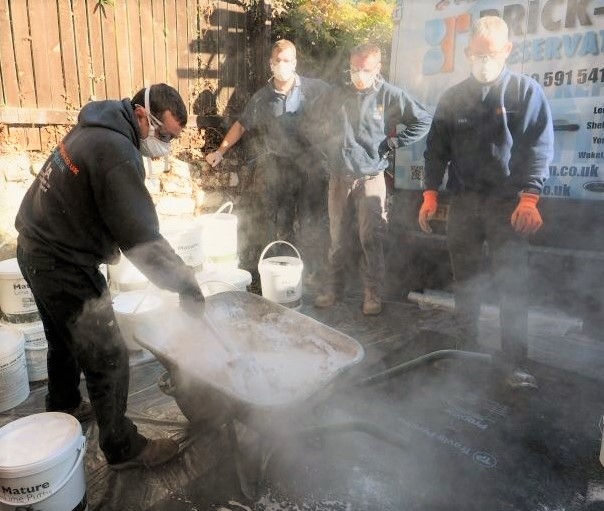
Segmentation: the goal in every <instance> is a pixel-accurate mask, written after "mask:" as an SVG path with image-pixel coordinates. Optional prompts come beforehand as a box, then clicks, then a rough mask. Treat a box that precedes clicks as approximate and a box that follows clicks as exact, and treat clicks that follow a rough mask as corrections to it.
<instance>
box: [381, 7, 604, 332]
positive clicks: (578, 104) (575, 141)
mask: <svg viewBox="0 0 604 511" xmlns="http://www.w3.org/2000/svg"><path fill="white" fill-rule="evenodd" d="M485 15H498V16H501V17H502V18H504V19H505V20H506V22H507V23H508V26H509V27H510V39H511V40H512V42H513V44H514V48H513V50H512V53H511V55H510V57H509V59H508V66H509V67H510V68H511V69H512V70H514V71H517V72H521V73H524V74H527V75H529V76H531V77H533V78H534V79H535V80H537V81H538V82H539V83H540V84H541V86H542V87H543V90H544V91H545V94H546V97H547V98H548V100H549V102H550V106H551V110H552V113H553V117H554V129H555V137H556V140H555V155H554V159H553V162H552V164H551V166H550V178H549V179H548V180H547V182H546V184H545V187H544V189H543V197H542V199H541V201H540V203H539V209H540V211H541V213H542V216H543V220H544V227H543V229H542V230H541V231H540V232H539V233H537V235H535V236H534V237H533V238H532V240H531V244H532V249H531V267H532V269H533V272H532V278H534V279H535V282H537V283H538V284H539V285H538V286H536V287H535V290H536V294H537V290H539V293H540V296H536V297H535V299H536V300H541V301H548V302H555V303H556V305H561V306H564V307H566V308H567V309H568V312H569V313H571V314H578V315H579V316H581V317H583V318H584V324H585V326H586V327H587V328H588V329H589V330H593V329H596V330H597V331H601V330H602V329H601V328H598V326H597V323H601V322H602V319H603V318H604V310H603V309H604V286H603V285H602V282H604V221H603V220H604V0H398V3H397V7H396V10H395V32H394V37H393V41H392V54H391V60H390V76H389V80H390V81H391V82H392V83H394V84H396V85H398V86H400V87H402V88H404V89H406V90H407V91H408V92H410V93H411V95H412V96H414V97H415V98H417V99H418V100H419V101H420V102H422V103H423V104H424V105H426V106H427V107H428V109H429V110H431V111H434V109H435V107H436V104H437V103H438V100H439V98H440V96H441V94H442V93H443V92H444V91H445V90H446V89H447V88H448V87H450V86H452V85H454V84H456V83H458V82H460V81H462V80H464V79H465V78H466V77H467V76H468V74H469V72H470V67H469V63H468V61H467V59H466V57H465V55H464V49H465V47H466V46H467V44H468V40H469V33H470V28H471V25H472V23H473V22H474V21H475V20H476V19H477V18H479V17H481V16H485ZM424 149H425V139H424V140H423V141H421V142H420V143H417V144H414V145H413V146H411V147H409V148H401V149H399V150H397V151H396V154H395V160H394V187H395V193H394V194H393V212H392V215H391V218H392V219H393V225H394V229H399V232H398V234H399V235H400V236H401V237H402V241H403V243H404V244H405V246H406V247H407V249H408V250H407V255H408V260H407V262H408V263H410V264H409V269H408V273H409V278H410V281H409V282H410V287H421V285H422V282H419V281H418V279H419V277H417V275H419V273H420V272H419V271H418V264H420V263H418V262H425V261H426V260H431V261H433V262H435V263H437V262H439V261H442V260H443V258H445V257H446V256H445V254H446V247H445V222H444V220H446V216H447V205H446V203H447V197H446V193H444V192H443V193H442V194H441V197H442V198H443V200H442V207H441V208H440V209H439V214H438V218H439V219H440V220H441V221H442V222H440V225H439V224H438V223H437V227H436V229H435V234H434V235H425V234H423V233H421V232H420V230H419V226H418V225H417V212H418V209H419V206H420V204H421V190H422V189H423V168H424V159H423V152H424ZM439 252H440V253H439Z"/></svg>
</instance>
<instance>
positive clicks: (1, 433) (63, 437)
mask: <svg viewBox="0 0 604 511" xmlns="http://www.w3.org/2000/svg"><path fill="white" fill-rule="evenodd" d="M83 445H84V437H83V436H82V426H80V423H79V422H78V420H77V419H76V418H75V417H72V416H71V415H68V414H66V413H60V412H44V413H36V414H34V415H28V416H27V417H22V418H21V419H17V420H15V421H13V422H10V423H8V424H7V425H6V426H4V427H2V428H0V478H1V477H23V476H27V475H31V474H36V473H39V472H41V471H44V470H47V469H49V468H51V467H54V466H55V465H57V464H58V463H60V462H62V461H64V460H65V459H67V458H69V457H70V456H71V455H72V454H73V452H74V451H75V450H78V449H80V448H81V447H82V446H83Z"/></svg>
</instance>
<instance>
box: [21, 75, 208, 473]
mask: <svg viewBox="0 0 604 511" xmlns="http://www.w3.org/2000/svg"><path fill="white" fill-rule="evenodd" d="M186 122H187V110H186V107H185V104H184V102H183V100H182V98H181V97H180V95H179V94H178V92H177V91H176V90H175V89H173V88H172V87H170V86H169V85H166V84H163V83H161V84H156V85H152V86H150V87H147V88H145V89H142V90H141V91H139V92H138V93H137V94H136V95H135V96H134V98H132V101H130V100H129V99H124V100H121V101H111V100H107V101H95V102H91V103H88V104H87V105H86V106H84V108H82V110H81V112H80V114H79V116H78V123H77V124H76V126H75V127H74V128H73V129H72V130H71V131H70V132H69V133H68V134H67V135H66V136H65V138H64V139H63V140H61V142H60V143H59V145H58V146H57V147H56V148H55V149H54V151H53V152H52V154H51V155H50V157H49V158H48V160H46V163H45V164H44V167H42V170H41V171H40V173H39V174H38V176H37V178H36V180H35V181H34V182H33V184H32V185H31V187H30V188H29V190H28V191H27V193H26V195H25V197H24V199H23V202H22V203H21V207H20V209H19V212H18V214H17V219H16V221H15V226H16V228H17V230H18V231H19V237H18V240H17V260H18V261H19V266H20V268H21V272H22V273H23V276H24V278H25V280H26V281H27V283H28V284H29V286H30V288H31V291H32V293H33V295H34V298H35V300H36V305H37V307H38V310H39V313H40V317H41V319H42V323H43V325H44V333H45V335H46V339H47V340H48V364H47V365H48V394H47V396H46V409H47V410H48V411H60V412H65V413H70V414H72V415H74V416H75V417H77V418H78V419H80V420H82V421H84V420H86V419H89V418H91V416H92V412H93V413H94V416H95V417H96V421H97V424H98V426H99V445H100V447H101V449H102V451H103V453H104V454H105V457H106V459H107V461H108V463H109V465H110V466H111V467H112V468H114V469H124V468H130V467H137V466H138V467H140V466H144V467H152V466H155V465H159V464H160V463H163V462H165V461H167V460H169V459H170V458H171V457H173V456H174V455H175V454H177V452H178V445H177V444H176V443H175V442H174V441H173V440H171V439H165V438H162V439H147V438H145V437H144V436H142V435H141V434H140V433H139V432H138V431H137V427H136V426H135V425H134V424H133V423H132V421H131V420H130V419H129V418H128V417H126V415H125V414H126V407H127V400H128V381H129V364H128V350H127V348H126V344H125V343H124V340H123V338H122V336H121V334H120V331H119V328H118V326H117V321H116V319H115V314H114V312H113V307H112V302H111V296H110V294H109V290H108V288H107V282H106V281H105V278H104V277H103V275H102V274H101V273H100V272H99V264H101V263H115V262H117V259H118V258H119V249H121V250H122V251H123V252H124V253H125V254H126V255H127V256H128V258H129V259H131V260H132V262H133V263H135V265H136V266H137V267H138V268H139V269H140V270H141V271H142V272H143V273H144V274H145V275H147V277H149V279H150V280H151V281H152V282H153V283H154V284H155V285H157V286H158V287H161V288H163V289H167V290H170V291H173V292H176V293H179V295H180V302H181V306H182V307H183V308H184V309H185V311H186V312H188V313H190V314H192V315H195V316H197V315H199V314H200V313H201V311H202V306H203V295H202V294H201V290H200V288H199V285H198V283H197V281H196V279H195V273H194V271H193V268H190V267H189V266H186V265H185V263H184V262H183V260H182V259H181V258H180V257H179V256H178V255H177V254H176V253H175V252H174V250H173V249H172V247H170V245H169V244H168V242H167V241H166V240H165V239H164V238H163V237H162V236H161V234H160V233H159V223H158V218H157V214H156V212H155V207H154V205H153V201H152V200H151V196H150V194H149V192H148V190H147V188H146V187H145V168H144V166H143V160H142V158H141V155H144V156H149V157H159V156H164V155H166V154H167V153H168V152H169V151H170V142H171V141H172V139H174V138H177V137H178V136H179V135H180V132H181V131H182V129H183V127H184V126H185V124H186ZM80 371H82V372H83V373H84V377H85V379H86V386H87V389H88V395H89V397H90V402H91V403H88V402H86V401H83V400H82V396H81V394H80V389H79V384H80ZM90 404H92V409H91V407H90Z"/></svg>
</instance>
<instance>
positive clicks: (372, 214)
mask: <svg viewBox="0 0 604 511" xmlns="http://www.w3.org/2000/svg"><path fill="white" fill-rule="evenodd" d="M380 69H381V51H380V48H379V47H378V46H377V45H375V44H371V43H367V44H362V45H360V46H357V47H355V48H353V50H352V52H351V55H350V80H346V83H343V84H339V85H337V86H335V87H334V88H333V89H332V90H331V92H330V93H328V94H327V95H326V100H325V101H324V102H323V103H324V105H325V108H324V111H325V112H326V113H329V115H328V122H330V123H331V126H330V127H329V128H328V132H327V134H326V140H325V143H326V153H327V158H328V163H329V167H330V174H331V175H330V180H329V196H328V209H329V231H330V236H331V246H330V249H329V266H330V267H329V275H328V276H327V278H326V283H325V289H324V290H323V292H322V293H321V294H320V295H319V296H317V297H316V299H315V305H316V306H317V307H330V306H332V305H333V304H334V303H335V301H336V299H337V297H338V295H339V294H341V293H342V291H343V288H344V285H345V282H344V271H345V268H346V262H347V259H348V258H349V257H350V251H351V250H350V247H349V245H348V243H349V241H350V239H351V238H352V236H351V231H352V229H353V221H354V219H355V217H356V220H357V222H358V235H359V239H360V242H361V249H362V255H361V277H362V279H363V284H364V288H365V297H364V300H363V314H366V315H375V314H379V313H380V312H381V311H382V294H383V286H384V277H385V264H384V249H383V244H384V239H385V236H386V228H387V217H386V181H385V179H384V170H385V169H386V167H387V166H388V161H387V159H386V156H387V155H388V153H389V152H390V151H391V150H393V149H396V148H397V147H402V146H406V145H409V144H412V143H413V142H415V141H417V140H419V139H420V138H421V137H423V136H424V135H425V134H426V133H427V132H428V129H429V128H430V121H431V119H432V117H431V115H430V114H429V113H428V112H427V111H426V110H425V109H424V108H423V107H422V106H421V105H420V104H419V103H417V102H416V101H415V100H414V99H413V98H411V97H410V96H409V95H408V94H407V93H406V92H405V91H403V90H402V89H399V88H398V87H395V86H393V85H391V84H389V83H387V82H386V81H384V79H383V78H382V77H381V75H380ZM397 125H402V128H401V129H400V130H398V131H397Z"/></svg>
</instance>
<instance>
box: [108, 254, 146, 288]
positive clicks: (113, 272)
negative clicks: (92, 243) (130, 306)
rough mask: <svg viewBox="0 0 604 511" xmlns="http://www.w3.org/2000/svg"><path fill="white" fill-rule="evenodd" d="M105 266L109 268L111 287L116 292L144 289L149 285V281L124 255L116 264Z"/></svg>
mask: <svg viewBox="0 0 604 511" xmlns="http://www.w3.org/2000/svg"><path fill="white" fill-rule="evenodd" d="M107 266H108V268H109V279H110V281H111V287H112V288H113V289H115V290H116V291H133V290H136V289H145V288H146V287H147V286H148V285H149V279H147V277H145V276H144V275H143V274H142V273H141V272H140V271H139V269H138V268H137V267H136V266H134V265H133V264H132V263H131V262H130V261H129V260H128V258H126V257H125V256H124V254H122V255H121V257H120V260H119V262H118V263H117V264H109V265H107Z"/></svg>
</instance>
